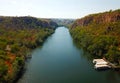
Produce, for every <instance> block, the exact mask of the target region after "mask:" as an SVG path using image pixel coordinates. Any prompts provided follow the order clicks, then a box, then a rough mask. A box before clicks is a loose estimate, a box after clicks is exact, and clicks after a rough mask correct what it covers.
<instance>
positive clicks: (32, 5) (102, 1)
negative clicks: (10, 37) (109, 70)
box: [0, 0, 120, 18]
mask: <svg viewBox="0 0 120 83" xmlns="http://www.w3.org/2000/svg"><path fill="white" fill-rule="evenodd" d="M110 9H113V10H114V9H120V0H0V15H4V16H28V15H30V16H34V17H41V18H80V17H83V16H85V15H88V14H91V13H97V12H103V11H109V10H110Z"/></svg>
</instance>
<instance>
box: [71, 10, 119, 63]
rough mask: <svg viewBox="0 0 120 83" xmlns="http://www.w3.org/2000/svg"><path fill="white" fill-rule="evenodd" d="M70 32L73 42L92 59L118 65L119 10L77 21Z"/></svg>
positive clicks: (92, 15)
mask: <svg viewBox="0 0 120 83" xmlns="http://www.w3.org/2000/svg"><path fill="white" fill-rule="evenodd" d="M70 32H71V35H72V37H73V39H74V41H75V42H76V43H78V45H79V46H81V47H82V48H83V49H84V50H86V51H88V52H89V53H90V54H91V55H92V56H93V57H94V58H106V59H107V60H109V61H110V62H113V63H115V64H116V65H120V9H118V10H114V11H112V10H110V11H108V12H104V13H97V14H91V15H88V16H85V17H83V18H81V19H77V20H76V21H75V22H74V24H73V25H72V27H71V28H70Z"/></svg>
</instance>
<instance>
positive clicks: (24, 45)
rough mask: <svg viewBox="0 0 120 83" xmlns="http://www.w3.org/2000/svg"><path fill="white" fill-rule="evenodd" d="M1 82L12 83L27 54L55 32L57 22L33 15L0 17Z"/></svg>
mask: <svg viewBox="0 0 120 83" xmlns="http://www.w3.org/2000/svg"><path fill="white" fill-rule="evenodd" d="M0 21H1V22H0V83H8V82H9V83H11V82H12V81H13V79H14V78H15V77H16V75H17V73H18V72H19V71H20V69H21V68H22V67H23V66H24V64H25V59H26V58H27V54H28V53H29V52H30V51H31V50H32V49H33V48H35V47H37V46H38V45H41V44H42V43H43V42H44V40H45V39H46V38H47V37H48V36H49V35H50V34H52V33H53V32H54V29H55V27H56V26H57V24H56V23H54V22H51V21H50V20H44V19H42V20H40V19H37V18H33V17H0Z"/></svg>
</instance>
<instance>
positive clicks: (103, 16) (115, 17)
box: [72, 9, 120, 28]
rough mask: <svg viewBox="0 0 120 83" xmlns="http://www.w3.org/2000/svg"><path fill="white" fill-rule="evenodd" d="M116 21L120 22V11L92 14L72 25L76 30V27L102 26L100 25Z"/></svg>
mask: <svg viewBox="0 0 120 83" xmlns="http://www.w3.org/2000/svg"><path fill="white" fill-rule="evenodd" d="M116 21H120V9H119V10H115V11H109V12H104V13H98V14H91V15H88V16H86V17H84V18H81V19H77V20H76V21H75V22H74V24H73V25H72V28H75V27H76V26H86V25H88V24H91V23H97V24H100V23H109V22H116Z"/></svg>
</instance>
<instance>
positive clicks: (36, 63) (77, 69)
mask: <svg viewBox="0 0 120 83" xmlns="http://www.w3.org/2000/svg"><path fill="white" fill-rule="evenodd" d="M78 46H79V45H76V43H73V41H72V37H71V35H70V34H69V30H68V29H67V28H65V27H61V28H58V29H57V30H56V31H55V33H54V34H53V35H52V36H50V37H49V38H48V39H47V40H46V41H45V43H44V44H43V46H42V48H37V49H35V50H34V51H33V53H32V55H33V57H32V59H31V60H30V61H28V65H27V70H26V71H25V73H24V75H23V76H22V78H21V79H20V80H19V82H18V83H120V73H118V72H115V71H113V70H108V71H96V70H95V69H94V64H93V63H92V60H93V57H91V55H90V54H89V53H88V52H86V51H84V50H83V49H81V48H80V47H78Z"/></svg>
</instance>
